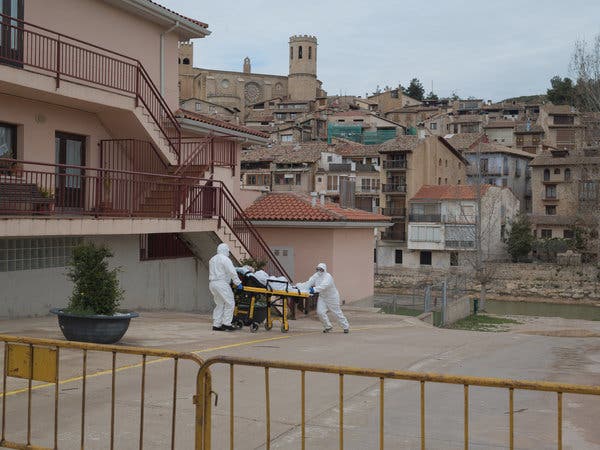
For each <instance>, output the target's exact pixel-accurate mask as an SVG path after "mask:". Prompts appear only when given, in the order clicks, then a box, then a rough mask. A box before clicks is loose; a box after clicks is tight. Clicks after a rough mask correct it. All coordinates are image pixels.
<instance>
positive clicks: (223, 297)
mask: <svg viewBox="0 0 600 450" xmlns="http://www.w3.org/2000/svg"><path fill="white" fill-rule="evenodd" d="M232 281H233V284H235V285H236V287H237V289H238V290H240V291H241V290H242V289H243V286H242V282H241V281H240V279H239V278H238V275H237V272H236V270H235V267H234V266H233V263H232V262H231V259H229V247H228V246H227V244H219V245H218V246H217V254H216V255H215V256H213V257H212V258H210V261H208V289H209V290H210V293H211V294H212V295H213V299H214V301H215V309H214V311H213V330H214V331H233V330H234V329H235V327H232V326H231V320H232V319H233V309H234V308H235V300H234V298H233V292H232V290H231V286H230V284H229V283H231V282H232Z"/></svg>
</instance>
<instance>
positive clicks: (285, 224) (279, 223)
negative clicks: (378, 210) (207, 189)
mask: <svg viewBox="0 0 600 450" xmlns="http://www.w3.org/2000/svg"><path fill="white" fill-rule="evenodd" d="M250 222H251V223H252V225H254V226H255V227H273V228H387V227H391V226H392V225H393V224H392V223H391V222H338V221H334V220H332V221H305V220H251V221H250Z"/></svg>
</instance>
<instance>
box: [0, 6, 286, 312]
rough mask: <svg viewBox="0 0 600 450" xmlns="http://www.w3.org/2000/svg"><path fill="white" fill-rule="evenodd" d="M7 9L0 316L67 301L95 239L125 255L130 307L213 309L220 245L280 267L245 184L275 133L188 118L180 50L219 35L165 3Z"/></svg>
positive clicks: (120, 259) (0, 148)
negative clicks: (250, 149)
mask: <svg viewBox="0 0 600 450" xmlns="http://www.w3.org/2000/svg"><path fill="white" fill-rule="evenodd" d="M0 13H1V14H0V35H1V37H2V38H1V39H0V285H1V286H2V290H0V317H18V316H33V315H40V314H46V313H47V312H48V308H49V307H51V306H64V305H65V304H66V299H67V297H68V295H69V292H70V289H71V286H70V284H69V283H68V282H67V280H66V278H65V277H64V272H65V264H66V262H67V261H68V259H69V257H70V252H71V250H72V248H73V246H74V245H76V244H77V243H78V242H80V241H82V240H90V241H95V242H102V243H106V244H108V245H109V246H110V248H111V249H112V250H113V252H114V253H115V258H114V261H113V263H114V264H115V265H119V266H122V268H123V272H122V275H121V283H122V286H123V288H124V289H125V291H126V297H125V301H124V304H123V307H125V308H140V309H158V308H169V309H175V310H195V311H201V310H208V309H210V308H211V307H212V303H211V300H210V295H209V293H208V289H207V268H206V261H208V259H209V257H210V256H211V255H212V254H213V253H214V250H215V248H216V245H217V244H218V243H219V242H221V241H224V242H228V243H230V244H231V245H230V246H231V247H232V249H233V253H234V256H235V257H237V258H242V257H247V256H256V257H261V258H262V259H267V260H268V261H269V264H270V268H271V270H272V271H275V272H281V270H280V269H281V267H280V265H279V264H278V262H277V260H276V258H275V257H274V255H272V253H271V252H270V250H269V249H268V248H267V247H266V246H265V245H264V243H263V242H262V240H261V239H260V236H259V235H258V234H257V232H256V230H255V229H253V228H252V226H251V224H250V223H249V222H247V221H245V220H243V208H244V207H245V206H247V205H248V204H250V203H251V202H252V200H253V199H254V198H255V197H253V196H252V195H250V194H249V193H246V192H241V191H240V189H239V182H237V180H238V177H239V170H240V167H239V161H240V157H239V156H240V151H241V142H249V143H254V144H264V143H266V142H267V139H268V136H267V135H265V134H263V133H260V132H257V131H254V130H250V129H248V128H245V127H241V126H237V125H233V124H230V123H227V122H222V121H219V120H215V119H212V118H209V117H206V116H203V115H200V114H196V113H193V112H189V111H184V110H178V104H179V89H178V67H177V55H178V46H179V45H180V43H181V42H187V41H189V40H190V39H193V38H204V37H206V36H208V35H209V34H210V31H209V29H208V25H207V24H205V23H203V22H202V21H200V20H196V19H194V18H189V17H185V16H182V15H180V14H178V13H177V12H174V11H171V10H169V9H167V8H165V7H163V6H161V5H159V4H158V3H156V2H154V1H151V0H127V1H120V0H53V1H52V2H48V1H46V0H0ZM240 218H242V219H240ZM234 224H235V226H234ZM32 280H35V282H32Z"/></svg>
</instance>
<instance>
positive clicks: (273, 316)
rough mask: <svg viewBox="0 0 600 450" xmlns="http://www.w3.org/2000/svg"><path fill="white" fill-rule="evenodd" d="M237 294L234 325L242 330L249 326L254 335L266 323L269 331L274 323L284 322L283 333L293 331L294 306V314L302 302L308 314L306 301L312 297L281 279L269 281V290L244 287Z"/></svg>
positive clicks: (282, 323)
mask: <svg viewBox="0 0 600 450" xmlns="http://www.w3.org/2000/svg"><path fill="white" fill-rule="evenodd" d="M233 291H234V298H235V309H234V311H233V321H232V322H231V323H232V325H233V326H236V327H238V328H242V327H243V326H244V325H245V326H249V327H250V331H252V332H253V333H254V332H256V331H257V330H258V327H259V326H260V324H262V323H264V327H265V330H270V329H271V328H273V323H274V322H280V324H281V332H282V333H287V332H288V330H289V329H290V327H289V323H288V315H289V312H290V307H291V308H292V311H294V310H295V306H296V304H298V303H300V304H301V305H302V307H303V308H302V309H303V310H304V311H306V301H307V300H308V299H309V298H310V297H311V296H310V294H308V293H306V292H301V291H300V290H299V289H297V288H294V287H291V286H290V285H289V283H286V282H281V281H279V280H272V281H271V280H269V281H267V285H266V287H256V286H244V287H243V290H241V291H238V290H237V289H236V288H233Z"/></svg>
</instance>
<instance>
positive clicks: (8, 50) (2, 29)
mask: <svg viewBox="0 0 600 450" xmlns="http://www.w3.org/2000/svg"><path fill="white" fill-rule="evenodd" d="M0 12H1V13H2V14H3V15H2V16H0V63H2V64H9V65H11V66H17V67H23V25H22V24H21V23H20V22H19V21H18V20H23V0H0ZM16 19H18V20H16Z"/></svg>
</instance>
